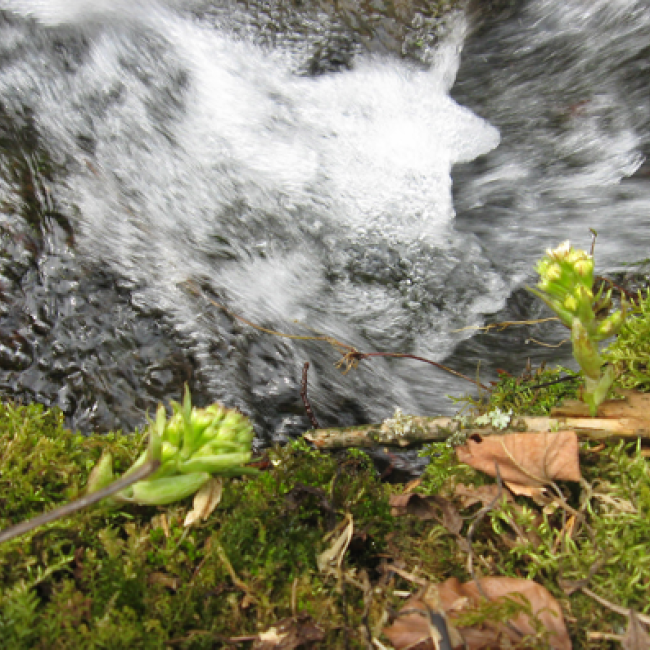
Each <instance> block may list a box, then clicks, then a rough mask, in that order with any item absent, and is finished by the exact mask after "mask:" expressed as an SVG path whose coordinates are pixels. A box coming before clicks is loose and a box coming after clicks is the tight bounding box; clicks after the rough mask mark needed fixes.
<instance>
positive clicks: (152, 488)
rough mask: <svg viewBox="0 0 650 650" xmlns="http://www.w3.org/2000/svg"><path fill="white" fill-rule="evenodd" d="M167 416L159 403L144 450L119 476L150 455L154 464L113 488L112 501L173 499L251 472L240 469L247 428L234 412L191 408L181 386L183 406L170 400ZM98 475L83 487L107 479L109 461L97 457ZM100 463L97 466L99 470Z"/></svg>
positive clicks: (249, 434)
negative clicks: (217, 478)
mask: <svg viewBox="0 0 650 650" xmlns="http://www.w3.org/2000/svg"><path fill="white" fill-rule="evenodd" d="M172 408H173V414H172V416H171V417H170V418H167V413H166V411H165V408H164V406H162V405H160V406H159V407H158V411H157V413H156V420H155V422H152V423H151V425H150V428H149V436H150V441H149V442H150V444H149V451H146V452H144V453H143V454H142V455H141V456H140V457H139V458H138V459H137V460H136V461H135V463H134V464H133V465H132V467H131V468H130V469H129V470H128V471H127V472H126V474H125V476H127V475H128V474H129V473H131V472H133V471H134V470H135V469H137V468H138V467H140V466H142V465H143V464H144V463H145V462H146V461H147V458H148V457H149V456H150V455H153V457H154V458H155V459H157V460H159V461H160V467H159V468H158V469H157V470H156V472H155V473H154V474H152V475H151V476H150V477H149V478H148V479H146V480H144V481H139V482H137V483H135V484H133V485H132V486H130V487H128V488H126V489H125V490H123V491H122V492H118V493H117V495H115V497H114V499H115V500H117V501H126V502H133V503H140V504H144V505H164V504H167V503H173V502H174V501H178V500H180V499H184V498H185V497H188V496H191V495H192V494H194V493H195V492H197V491H198V490H199V489H200V488H201V487H203V485H205V483H207V482H208V481H209V480H210V477H211V476H213V475H215V474H218V475H221V476H238V475H241V474H253V473H256V470H254V469H253V468H250V467H244V465H245V464H246V463H248V462H249V461H250V458H251V443H252V441H253V436H254V432H253V427H252V426H251V424H250V422H249V420H248V419H247V418H246V417H244V416H243V415H241V414H240V413H238V412H237V411H233V410H229V409H225V408H224V407H222V406H221V405H219V404H212V405H211V406H208V407H207V408H203V409H197V408H195V407H192V402H191V397H190V392H189V390H188V389H187V388H186V389H185V396H184V399H183V404H182V405H181V404H178V403H176V402H172ZM102 461H103V466H104V469H103V470H102V476H100V475H96V476H95V477H94V478H93V485H92V486H89V488H90V489H89V491H94V490H98V489H101V487H103V486H104V485H106V484H107V483H109V482H110V481H111V480H112V470H111V465H112V461H111V460H110V459H109V460H108V461H107V460H106V459H104V458H102ZM101 466H102V463H101V462H100V463H99V464H98V469H101Z"/></svg>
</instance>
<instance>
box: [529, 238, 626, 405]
mask: <svg viewBox="0 0 650 650" xmlns="http://www.w3.org/2000/svg"><path fill="white" fill-rule="evenodd" d="M536 270H537V272H538V273H539V276H540V281H539V282H538V284H537V289H530V287H529V290H530V291H531V292H532V293H534V294H535V295H536V296H538V297H539V298H541V299H542V300H543V301H544V302H545V303H546V304H547V305H548V306H549V307H550V308H551V309H552V310H553V311H554V312H555V313H556V314H557V315H558V317H559V319H560V321H561V322H562V323H563V324H564V325H565V326H566V327H568V328H569V329H570V330H571V341H572V343H573V356H574V357H575V359H576V361H577V362H578V363H579V364H580V368H581V370H582V372H583V374H584V377H585V384H584V389H583V392H582V399H583V401H584V402H585V403H586V404H588V406H589V412H590V414H591V416H592V417H594V416H595V415H596V413H597V411H598V406H599V405H600V404H601V403H602V402H603V401H604V400H605V398H606V397H607V393H608V391H609V389H610V387H611V385H612V382H613V381H614V368H613V367H612V366H610V365H607V366H605V368H604V369H603V365H604V360H603V358H602V357H601V355H600V353H599V350H598V343H599V342H600V341H603V340H604V339H607V338H609V337H610V336H614V335H615V334H617V333H618V331H619V329H620V328H621V326H622V325H623V323H624V321H625V316H626V312H627V304H626V303H625V299H624V298H623V299H622V300H621V310H620V311H615V312H612V313H610V314H609V315H608V316H607V317H605V318H598V317H597V314H600V313H602V312H603V311H608V310H609V307H610V306H611V297H612V290H611V289H609V290H608V291H607V292H606V293H605V294H604V295H603V289H602V288H601V289H600V291H599V292H598V294H597V295H596V296H594V294H593V284H594V260H593V257H592V256H591V255H589V254H588V253H585V251H582V250H577V249H575V248H573V247H572V246H571V244H570V243H569V242H568V241H565V242H564V243H562V244H560V245H559V246H558V247H557V248H556V249H555V250H551V249H549V250H547V251H546V255H545V256H544V257H543V258H542V259H541V260H540V261H539V262H538V263H537V267H536Z"/></svg>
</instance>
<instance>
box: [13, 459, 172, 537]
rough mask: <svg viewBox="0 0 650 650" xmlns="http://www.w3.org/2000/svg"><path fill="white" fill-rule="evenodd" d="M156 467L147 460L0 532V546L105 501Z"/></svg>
mask: <svg viewBox="0 0 650 650" xmlns="http://www.w3.org/2000/svg"><path fill="white" fill-rule="evenodd" d="M158 467H160V461H158V460H154V459H149V460H148V461H147V462H146V463H145V464H144V465H142V466H141V467H138V469H136V470H135V471H134V472H133V473H132V474H129V475H128V476H126V477H122V478H121V479H118V480H117V481H115V482H113V483H111V484H110V485H108V486H107V487H105V488H104V489H102V490H98V491H97V492H93V493H91V494H87V495H85V496H83V497H81V498H79V499H76V500H75V501H72V502H70V503H66V504H65V505H63V506H61V507H60V508H55V509H54V510H50V511H49V512H45V513H43V514H42V515H38V517H34V518H33V519H29V520H28V521H22V522H21V523H19V524H16V525H15V526H11V527H10V528H5V530H3V531H1V532H0V544H2V543H3V542H7V541H9V540H10V539H13V538H14V537H18V536H20V535H24V534H25V533H28V532H29V531H30V530H34V528H38V527H39V526H44V525H45V524H49V523H51V522H52V521H56V520H57V519H61V518H62V517H68V516H70V515H72V514H74V513H75V512H77V511H79V510H83V509H84V508H87V507H88V506H91V505H93V504H95V503H97V502H99V501H101V500H102V499H106V498H107V497H110V496H112V495H113V494H115V493H116V492H119V491H120V490H124V489H125V488H127V487H129V486H130V485H133V484H134V483H137V482H138V481H142V480H144V479H145V478H147V477H148V476H150V475H151V474H153V473H154V472H155V471H156V470H157V469H158Z"/></svg>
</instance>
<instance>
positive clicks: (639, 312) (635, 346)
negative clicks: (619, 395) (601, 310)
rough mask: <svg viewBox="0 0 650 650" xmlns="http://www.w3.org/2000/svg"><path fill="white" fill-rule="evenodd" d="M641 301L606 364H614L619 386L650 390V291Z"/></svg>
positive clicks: (608, 353) (609, 349)
mask: <svg viewBox="0 0 650 650" xmlns="http://www.w3.org/2000/svg"><path fill="white" fill-rule="evenodd" d="M638 296H639V300H638V303H637V305H636V307H635V309H634V311H633V313H632V314H631V315H630V316H628V318H627V320H626V321H625V323H624V325H623V327H622V328H621V331H620V332H619V334H618V337H617V338H616V340H615V341H614V342H613V343H611V344H610V345H609V346H608V347H607V348H606V349H605V350H604V351H603V357H604V358H605V360H606V361H609V362H610V363H613V364H614V368H615V369H616V385H618V386H620V387H621V388H627V389H635V390H639V391H643V392H647V391H650V289H646V293H645V295H643V293H642V292H639V294H638Z"/></svg>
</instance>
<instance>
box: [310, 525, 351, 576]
mask: <svg viewBox="0 0 650 650" xmlns="http://www.w3.org/2000/svg"><path fill="white" fill-rule="evenodd" d="M346 522H347V523H346ZM353 532H354V521H353V519H352V515H351V514H350V513H347V514H346V515H345V520H344V521H342V522H341V523H340V524H339V525H338V526H337V527H336V528H335V529H334V531H333V532H332V533H330V534H329V535H328V536H327V539H330V538H331V539H333V540H334V541H333V542H332V545H331V546H330V547H329V548H328V549H327V550H326V551H323V552H322V553H321V554H320V555H319V556H318V557H317V558H316V562H317V564H318V570H319V571H320V572H321V573H325V574H334V575H336V576H338V571H339V570H340V569H341V565H342V563H343V557H344V556H345V552H346V551H347V549H348V546H349V544H350V540H351V539H352V533H353Z"/></svg>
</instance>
